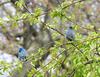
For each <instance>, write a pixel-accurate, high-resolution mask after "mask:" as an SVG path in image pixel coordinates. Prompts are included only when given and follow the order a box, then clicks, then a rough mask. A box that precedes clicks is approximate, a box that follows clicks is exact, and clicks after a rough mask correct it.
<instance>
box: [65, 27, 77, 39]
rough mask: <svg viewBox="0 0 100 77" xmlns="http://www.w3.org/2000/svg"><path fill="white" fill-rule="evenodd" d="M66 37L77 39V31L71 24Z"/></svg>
mask: <svg viewBox="0 0 100 77" xmlns="http://www.w3.org/2000/svg"><path fill="white" fill-rule="evenodd" d="M66 38H67V39H68V40H69V41H74V40H75V32H74V30H73V27H72V26H70V27H69V28H68V29H67V31H66Z"/></svg>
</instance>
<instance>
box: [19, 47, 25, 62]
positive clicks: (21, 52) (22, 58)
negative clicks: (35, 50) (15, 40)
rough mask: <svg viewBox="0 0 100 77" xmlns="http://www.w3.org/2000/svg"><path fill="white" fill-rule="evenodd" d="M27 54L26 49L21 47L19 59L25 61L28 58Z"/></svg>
mask: <svg viewBox="0 0 100 77" xmlns="http://www.w3.org/2000/svg"><path fill="white" fill-rule="evenodd" d="M26 56H27V52H26V50H25V49H24V48H23V47H21V48H19V51H18V58H19V60H21V61H25V60H26Z"/></svg>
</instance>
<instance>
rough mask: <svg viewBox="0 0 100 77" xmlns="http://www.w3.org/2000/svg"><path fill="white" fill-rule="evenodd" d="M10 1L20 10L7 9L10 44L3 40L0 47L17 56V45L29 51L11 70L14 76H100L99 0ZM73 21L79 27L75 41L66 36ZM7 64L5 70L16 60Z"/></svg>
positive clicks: (5, 26) (1, 23)
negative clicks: (25, 57)
mask: <svg viewBox="0 0 100 77" xmlns="http://www.w3.org/2000/svg"><path fill="white" fill-rule="evenodd" d="M7 2H8V3H10V4H11V7H13V8H14V9H15V10H16V12H15V15H13V14H11V12H10V11H11V10H9V9H7V10H5V14H6V15H5V16H6V18H7V20H5V19H3V18H2V17H1V18H0V27H1V29H0V31H1V33H2V34H3V35H4V37H5V39H6V44H5V43H4V42H3V41H1V40H0V41H1V43H0V45H1V47H0V49H1V50H2V51H3V52H6V53H9V54H11V55H13V56H14V55H15V54H16V53H17V51H18V47H17V48H16V46H23V47H24V48H26V49H27V52H28V55H29V56H28V57H27V61H26V62H20V61H18V62H16V66H15V67H13V68H14V69H13V70H11V71H12V72H10V73H9V74H10V75H11V77H58V76H59V77H99V76H100V68H99V66H100V53H99V51H100V33H99V32H100V31H99V30H100V26H99V25H98V23H99V17H98V16H100V15H99V11H98V8H99V9H100V7H99V4H100V3H99V1H98V0H97V1H96V0H37V1H35V0H19V1H18V0H11V1H7ZM7 2H4V3H1V4H0V6H1V7H2V6H4V5H5V4H6V3H7ZM93 6H94V7H93ZM95 9H96V10H95ZM69 25H72V27H73V28H74V30H75V34H76V35H75V41H68V40H67V39H66V38H65V31H66V29H67V28H68V26H69ZM2 37H3V36H2ZM1 64H2V61H1V62H0V65H1ZM3 64H4V65H1V66H0V68H2V70H3V71H7V70H8V69H10V68H11V66H13V63H12V64H8V63H6V62H5V63H3ZM5 66H6V67H5ZM4 67H5V68H4ZM0 74H2V73H1V72H0Z"/></svg>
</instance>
